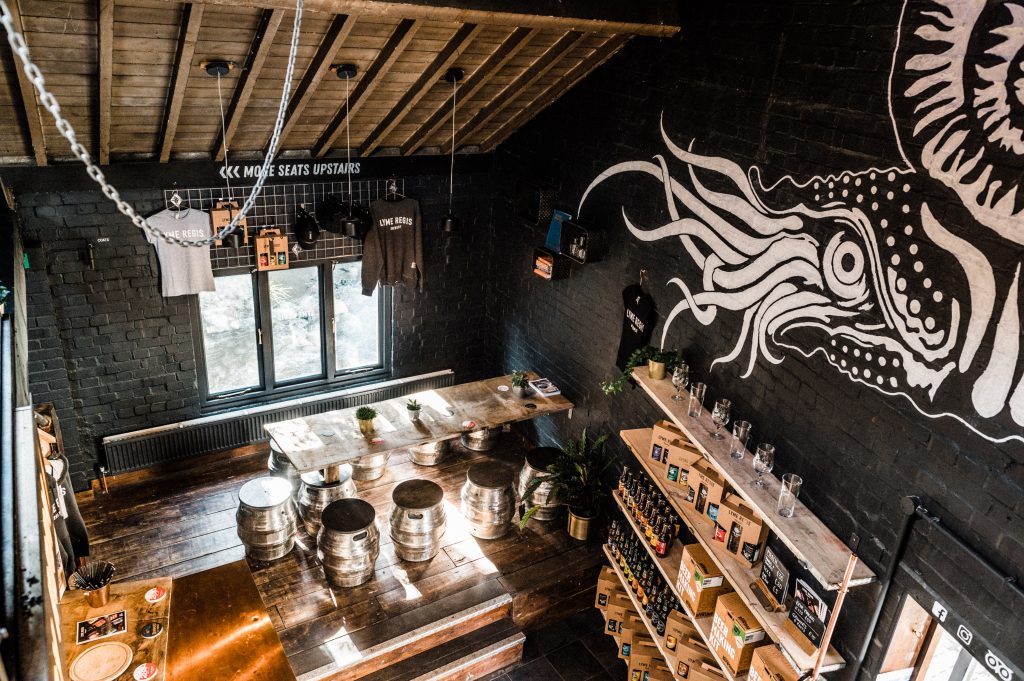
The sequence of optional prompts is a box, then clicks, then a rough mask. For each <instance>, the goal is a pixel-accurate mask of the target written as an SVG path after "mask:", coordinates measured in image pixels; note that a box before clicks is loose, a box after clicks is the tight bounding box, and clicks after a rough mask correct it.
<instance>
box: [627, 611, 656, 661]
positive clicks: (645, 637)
mask: <svg viewBox="0 0 1024 681" xmlns="http://www.w3.org/2000/svg"><path fill="white" fill-rule="evenodd" d="M645 645H652V646H653V645H654V639H652V638H651V636H650V634H649V633H648V632H647V627H646V626H645V625H644V622H643V620H641V619H640V616H639V615H638V614H636V613H633V614H630V615H627V616H626V619H625V621H624V622H623V625H622V633H621V634H620V635H619V659H620V660H627V661H628V660H629V659H630V657H632V655H633V650H635V649H636V648H638V647H639V648H640V649H641V650H643V648H642V646H645Z"/></svg>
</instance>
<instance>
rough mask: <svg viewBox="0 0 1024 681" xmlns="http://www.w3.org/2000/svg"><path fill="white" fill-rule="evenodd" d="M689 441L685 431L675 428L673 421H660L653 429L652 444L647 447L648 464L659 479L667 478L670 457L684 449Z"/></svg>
mask: <svg viewBox="0 0 1024 681" xmlns="http://www.w3.org/2000/svg"><path fill="white" fill-rule="evenodd" d="M688 442H689V440H688V439H687V437H686V435H684V434H683V431H681V430H679V429H678V428H676V427H675V425H674V424H673V423H672V422H671V421H658V422H657V423H655V424H654V427H653V428H652V429H651V444H650V445H649V446H648V447H647V463H648V464H649V465H650V467H651V470H653V471H654V472H655V473H657V475H658V477H662V478H663V477H665V465H666V462H667V460H668V456H669V454H670V453H671V452H673V451H675V450H679V449H682V448H683V447H684V446H685V444H686V443H688Z"/></svg>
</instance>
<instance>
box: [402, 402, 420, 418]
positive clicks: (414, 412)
mask: <svg viewBox="0 0 1024 681" xmlns="http://www.w3.org/2000/svg"><path fill="white" fill-rule="evenodd" d="M405 409H406V411H408V412H409V420H410V421H413V422H416V421H419V420H420V412H421V411H422V409H421V407H420V403H419V402H417V401H416V400H412V399H410V400H409V401H408V402H406V403H405Z"/></svg>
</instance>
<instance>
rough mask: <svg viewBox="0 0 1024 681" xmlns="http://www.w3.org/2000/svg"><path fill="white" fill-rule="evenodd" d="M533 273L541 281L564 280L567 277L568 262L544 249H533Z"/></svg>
mask: <svg viewBox="0 0 1024 681" xmlns="http://www.w3.org/2000/svg"><path fill="white" fill-rule="evenodd" d="M533 273H534V274H536V275H537V276H538V277H540V278H541V279H548V280H552V279H565V278H566V277H568V276H569V262H568V261H567V260H566V259H565V258H563V257H562V256H560V255H559V254H557V253H554V252H552V251H549V250H548V249H546V248H544V247H539V248H535V249H533Z"/></svg>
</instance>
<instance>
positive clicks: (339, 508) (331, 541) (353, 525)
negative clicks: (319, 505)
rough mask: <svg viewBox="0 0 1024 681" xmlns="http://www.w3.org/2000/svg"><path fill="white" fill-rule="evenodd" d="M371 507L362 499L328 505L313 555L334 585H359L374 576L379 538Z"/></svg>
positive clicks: (345, 500)
mask: <svg viewBox="0 0 1024 681" xmlns="http://www.w3.org/2000/svg"><path fill="white" fill-rule="evenodd" d="M375 516H376V514H375V513H374V512H373V506H371V505H370V504H368V503H367V502H365V501H363V500H362V499H339V500H338V501H332V502H331V503H329V504H327V508H325V509H324V512H323V515H322V516H321V519H322V523H323V527H322V528H321V529H320V534H319V535H318V536H317V540H316V546H317V550H316V556H317V558H319V559H320V562H321V563H322V564H323V566H324V574H326V575H327V581H328V582H330V583H331V584H332V585H333V586H359V585H360V584H362V583H363V582H365V581H367V580H369V579H370V578H371V577H373V565H374V563H375V562H376V561H377V556H378V554H380V536H379V534H378V532H377V526H376V525H375V524H374V519H375Z"/></svg>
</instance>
